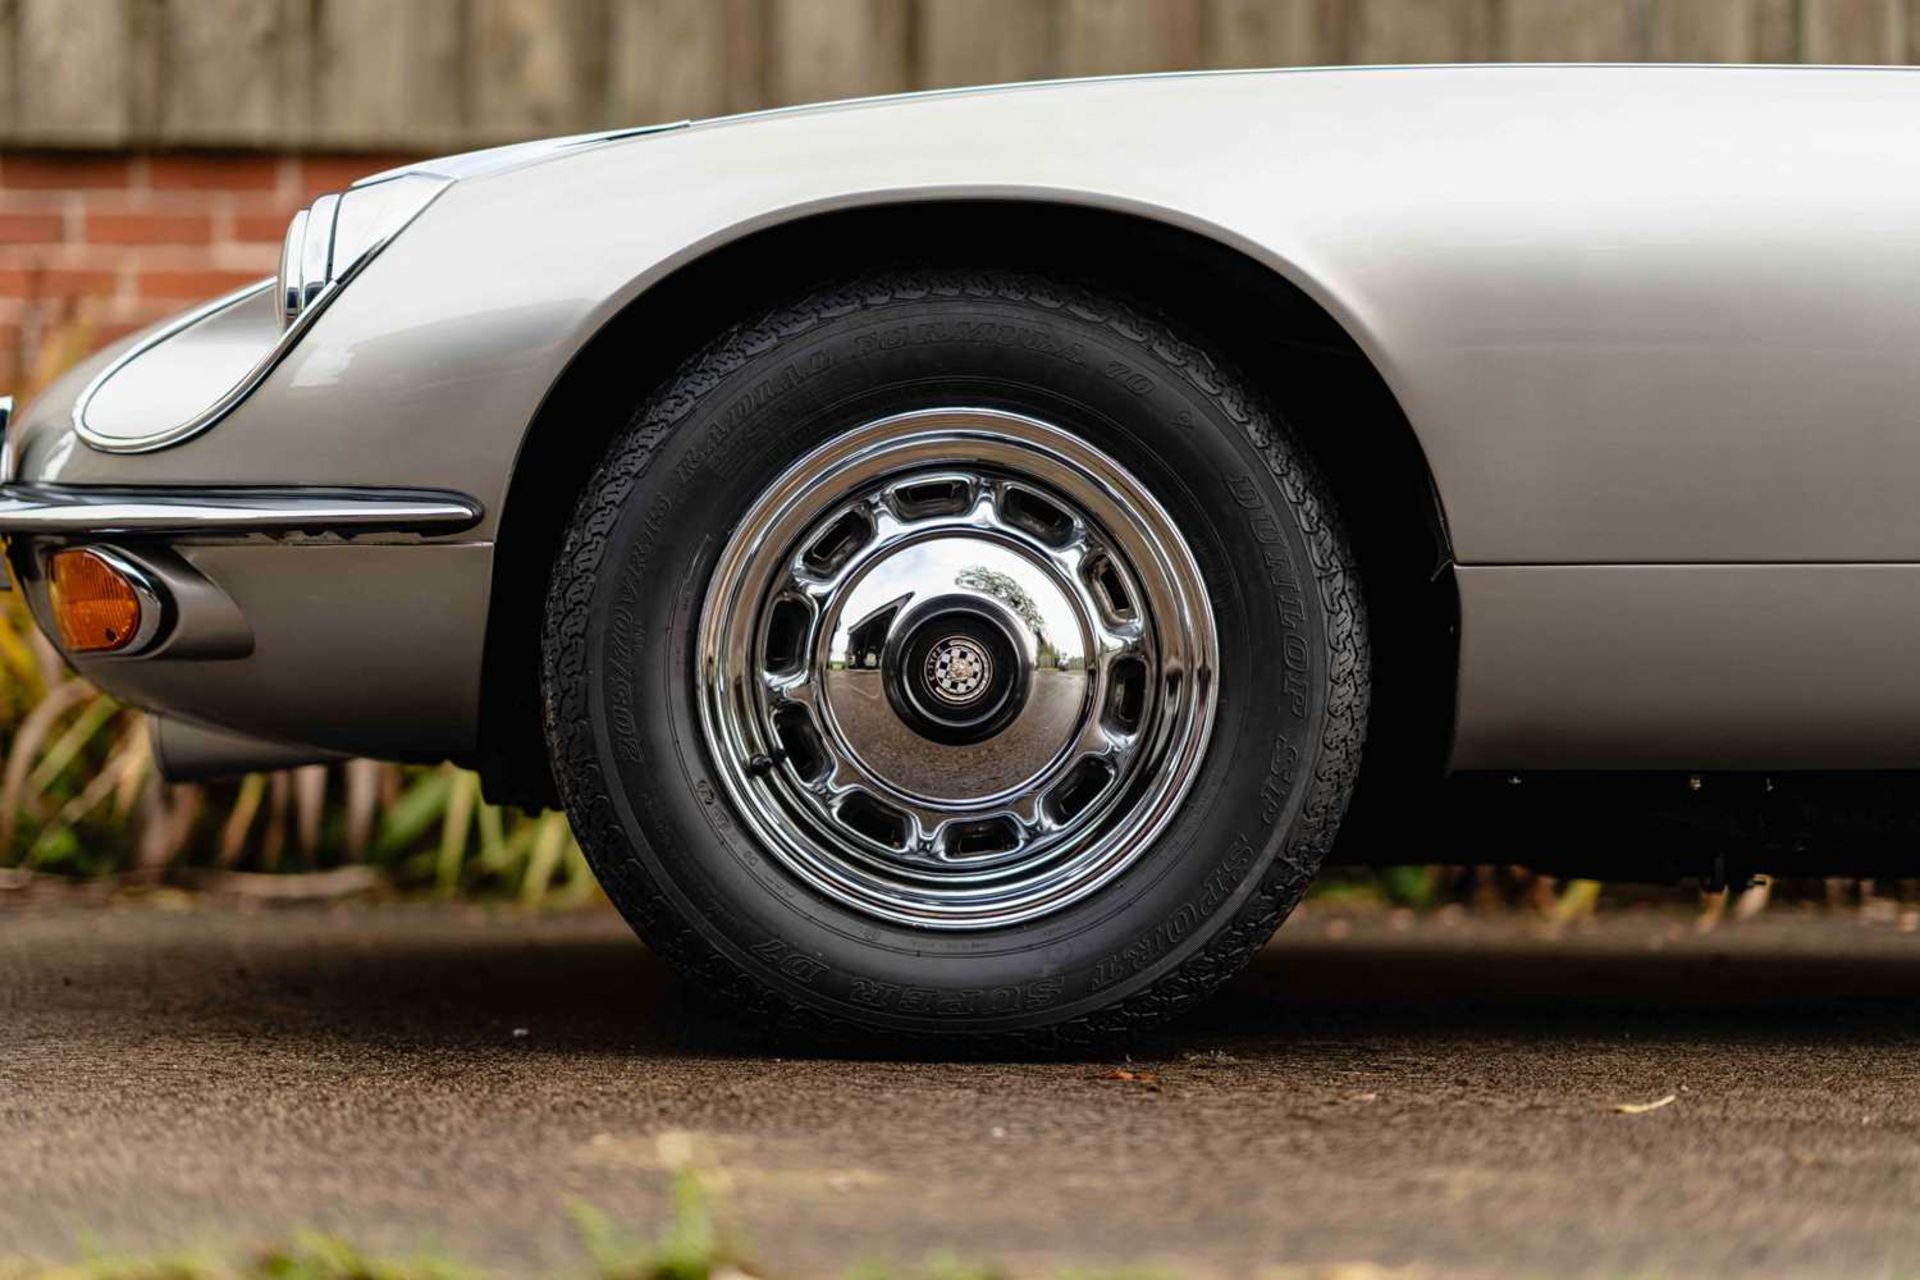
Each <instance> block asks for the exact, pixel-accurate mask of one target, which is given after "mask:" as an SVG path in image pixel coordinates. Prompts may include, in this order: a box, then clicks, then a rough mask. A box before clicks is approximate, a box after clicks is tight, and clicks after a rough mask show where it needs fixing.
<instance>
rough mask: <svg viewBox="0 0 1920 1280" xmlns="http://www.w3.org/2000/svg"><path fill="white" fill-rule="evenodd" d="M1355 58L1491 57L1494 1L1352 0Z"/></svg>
mask: <svg viewBox="0 0 1920 1280" xmlns="http://www.w3.org/2000/svg"><path fill="white" fill-rule="evenodd" d="M1353 5H1354V34H1353V50H1352V59H1353V61H1355V62H1358V63H1364V64H1374V63H1386V62H1484V61H1487V60H1488V59H1491V58H1493V57H1494V56H1495V52H1496V50H1495V46H1494V30H1495V21H1494V19H1495V13H1494V3H1493V0H1353Z"/></svg>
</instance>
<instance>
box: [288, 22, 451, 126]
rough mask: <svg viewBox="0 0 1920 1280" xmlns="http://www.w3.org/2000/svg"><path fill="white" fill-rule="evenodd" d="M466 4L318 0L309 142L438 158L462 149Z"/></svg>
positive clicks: (314, 37) (314, 36) (314, 35)
mask: <svg viewBox="0 0 1920 1280" xmlns="http://www.w3.org/2000/svg"><path fill="white" fill-rule="evenodd" d="M466 18H467V13H466V3H465V0H407V2H406V3H405V4H394V3H393V0H319V3H318V6H317V8H316V12H315V22H314V34H313V62H314V103H313V107H312V113H311V114H312V122H311V125H310V128H309V130H308V135H309V137H311V138H312V140H313V141H314V142H315V143H317V144H320V145H324V146H334V147H349V148H385V147H404V148H414V149H419V150H437V149H442V148H446V147H451V146H458V145H460V144H462V143H464V142H465V141H466V140H467V137H468V125H467V108H466V74H467V65H466V57H467V52H466V49H467V25H466Z"/></svg>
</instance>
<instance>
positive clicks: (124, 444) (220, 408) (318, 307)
mask: <svg viewBox="0 0 1920 1280" xmlns="http://www.w3.org/2000/svg"><path fill="white" fill-rule="evenodd" d="M452 185H453V180H452V179H447V180H446V182H445V183H444V184H443V185H442V186H441V188H440V190H438V191H436V192H434V193H433V194H432V195H431V196H429V197H427V199H426V200H425V201H423V202H422V203H421V205H420V207H419V208H418V209H416V210H414V212H413V215H412V217H409V218H408V219H407V220H406V221H405V222H403V223H401V224H400V225H399V226H397V227H395V228H394V229H393V230H392V231H390V232H389V233H388V234H386V235H384V236H382V237H381V238H380V239H379V240H377V241H375V242H374V244H373V245H372V247H371V248H369V249H368V250H367V252H366V253H365V254H364V255H362V256H361V258H360V260H359V261H358V262H356V263H355V264H354V265H353V266H352V267H351V268H349V269H348V270H347V271H346V272H345V274H343V275H342V276H341V277H340V278H339V279H338V280H332V281H328V282H327V283H326V284H323V285H322V286H321V287H320V289H319V291H318V292H316V293H314V294H312V295H311V296H310V297H309V299H308V300H307V302H306V305H305V307H304V308H303V309H302V310H301V312H300V314H299V315H297V316H295V317H294V319H293V322H292V323H291V324H289V325H288V326H287V327H286V328H285V329H284V330H283V331H282V332H281V334H280V338H279V340H278V341H276V342H275V343H274V344H273V346H272V347H271V348H270V349H269V350H268V351H267V353H266V355H264V356H262V357H261V358H260V361H259V363H258V364H256V365H254V366H253V368H252V369H250V370H248V371H247V373H246V375H245V376H244V377H242V378H241V379H240V381H238V382H236V383H235V384H234V385H233V386H232V387H230V388H228V389H227V391H226V392H225V393H224V394H222V395H221V396H220V398H219V399H218V400H215V401H214V402H213V403H212V404H211V405H209V406H208V407H207V408H205V409H203V410H201V411H200V413H198V414H196V415H195V416H194V417H192V418H189V419H188V420H187V421H185V422H183V423H180V424H179V425H178V426H174V427H168V428H164V429H162V430H160V431H156V432H154V433H153V434H152V435H147V436H142V437H140V439H138V440H122V439H117V438H112V437H105V436H100V435H97V434H95V433H94V432H93V431H92V430H90V429H89V428H88V426H87V406H88V405H89V404H91V403H92V402H93V398H94V396H95V395H97V394H99V391H100V388H102V387H104V386H106V385H107V382H108V381H109V380H110V379H111V378H112V377H113V375H114V374H116V373H118V372H120V370H122V369H124V368H126V367H127V366H128V365H130V364H132V363H133V362H134V361H135V360H138V359H139V358H140V357H141V356H143V355H145V354H147V352H149V351H151V350H153V348H155V347H157V346H159V345H160V344H161V343H163V342H165V341H166V340H167V339H168V338H171V337H173V336H174V335H175V334H177V333H179V332H180V331H181V330H182V329H185V328H187V327H189V326H191V325H194V324H198V323H199V322H200V321H202V320H204V319H206V318H207V317H208V316H210V315H212V314H213V313H214V312H216V311H220V310H223V309H225V308H227V307H230V306H232V305H234V304H235V303H237V302H240V301H242V300H244V299H246V298H250V297H252V296H253V295H254V294H256V293H259V292H260V291H262V290H264V289H277V288H278V287H279V281H278V280H277V279H273V278H268V279H266V280H262V281H260V282H259V283H258V284H251V285H248V286H247V287H246V288H244V289H237V290H235V291H234V292H232V293H230V294H228V295H226V296H225V297H224V298H216V299H214V300H213V301H212V302H209V303H208V304H206V305H205V306H203V307H200V308H199V309H197V310H195V311H190V312H188V313H187V314H186V315H184V316H181V317H180V318H179V319H177V320H175V321H173V322H172V323H171V324H168V325H167V326H166V327H165V328H162V329H160V330H157V331H156V332H154V333H153V334H151V335H149V336H148V337H147V338H146V339H144V340H143V341H141V342H138V343H135V344H134V345H133V346H131V347H129V348H127V350H125V351H123V352H121V353H120V356H119V358H118V359H116V360H114V361H113V363H111V364H109V365H108V366H107V367H106V368H104V369H102V370H101V371H100V372H99V373H98V374H96V375H94V378H93V381H91V382H89V383H87V385H86V389H85V390H83V391H81V393H80V397H79V399H77V400H75V401H74V402H73V429H74V432H75V434H77V435H78V436H79V437H80V438H81V439H82V440H84V441H86V442H87V444H88V445H90V446H91V447H93V448H95V449H98V450H99V451H100V452H102V453H152V452H154V451H155V450H157V449H164V448H166V447H168V446H169V445H175V444H179V443H180V442H181V441H182V440H186V439H189V438H191V437H193V436H197V435H199V434H200V433H201V432H202V431H205V430H206V429H207V428H209V427H211V426H213V425H214V424H215V423H217V422H219V421H220V419H222V418H224V417H226V416H227V415H228V414H229V413H232V412H233V410H234V409H235V408H236V407H237V406H238V405H239V404H240V402H241V401H243V400H245V399H246V398H247V397H248V396H250V395H252V394H253V391H254V388H256V387H258V386H259V385H260V384H261V383H262V382H265V381H266V379H267V375H268V374H270V373H272V372H273V371H274V370H275V369H276V368H278V367H279V365H280V362H281V361H282V360H284V359H286V358H287V354H288V353H289V352H290V351H292V350H293V348H294V347H295V346H296V345H298V344H299V342H300V339H301V337H302V335H304V334H305V333H306V331H307V330H308V329H310V328H312V327H313V323H314V321H316V320H318V319H319V318H320V314H321V313H322V312H323V311H325V310H326V309H327V304H328V303H330V302H332V301H333V299H334V298H335V297H336V296H337V295H338V294H339V292H340V291H341V290H342V289H344V288H346V287H347V285H349V284H351V283H352V282H353V280H354V278H355V277H356V276H358V275H359V274H360V273H361V272H362V271H364V270H366V268H367V264H368V263H370V262H372V261H373V260H374V259H375V258H377V257H379V256H380V252H381V250H383V249H385V248H386V247H387V246H388V245H389V244H391V243H393V240H394V238H395V237H396V236H398V235H399V234H400V233H401V232H402V231H405V230H406V229H407V228H408V227H409V226H411V225H413V223H414V221H415V220H417V219H418V218H419V217H420V215H421V214H423V213H425V212H426V211H427V209H428V208H429V207H431V206H432V204H433V202H434V201H435V200H438V199H439V198H440V197H441V196H443V195H445V194H446V191H447V188H448V187H451V186H452Z"/></svg>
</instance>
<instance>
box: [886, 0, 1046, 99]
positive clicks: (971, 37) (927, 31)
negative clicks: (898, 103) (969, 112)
mask: <svg viewBox="0 0 1920 1280" xmlns="http://www.w3.org/2000/svg"><path fill="white" fill-rule="evenodd" d="M918 6H919V7H918V10H917V13H916V15H915V17H916V21H917V23H918V27H919V38H918V39H917V40H916V41H915V42H914V44H915V48H914V53H915V67H914V81H915V83H916V84H917V85H918V86H919V87H921V88H927V89H942V88H947V87H949V86H952V85H965V84H1005V83H1007V82H1009V81H1014V80H1040V79H1044V78H1046V77H1047V76H1050V75H1055V74H1057V68H1058V67H1059V52H1058V48H1057V35H1058V18H1059V9H1058V8H1057V6H1055V5H1053V4H1051V3H1041V2H1040V0H918Z"/></svg>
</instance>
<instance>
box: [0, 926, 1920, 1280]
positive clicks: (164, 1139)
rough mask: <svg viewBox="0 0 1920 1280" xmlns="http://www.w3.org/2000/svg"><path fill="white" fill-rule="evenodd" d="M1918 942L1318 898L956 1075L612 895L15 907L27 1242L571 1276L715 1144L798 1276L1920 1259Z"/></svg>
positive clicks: (6, 1053)
mask: <svg viewBox="0 0 1920 1280" xmlns="http://www.w3.org/2000/svg"><path fill="white" fill-rule="evenodd" d="M1915 923H1916V921H1915V919H1914V917H1912V916H1911V915H1909V916H1906V917H1905V918H1904V920H1903V919H1902V918H1901V917H1900V916H1899V915H1898V913H1895V912H1892V911H1887V912H1881V913H1875V914H1871V915H1861V914H1859V913H1856V912H1845V913H1840V912H1827V911H1816V910H1812V909H1794V908H1789V909H1784V910H1783V909H1780V908H1776V909H1774V910H1773V911H1770V912H1768V913H1767V914H1765V915H1763V916H1761V917H1760V918H1758V919H1756V920H1751V921H1745V922H1739V923H1735V922H1732V921H1728V922H1726V923H1724V924H1722V925H1721V926H1720V927H1719V928H1718V929H1717V930H1715V931H1713V932H1711V933H1707V934H1701V933H1698V932H1696V931H1695V928H1694V924H1693V920H1692V918H1691V917H1690V916H1687V915H1682V914H1677V913H1670V912H1663V911H1651V910H1634V911H1626V912H1621V913H1618V914H1616V915H1612V916H1605V917H1602V918H1601V919H1600V920H1599V921H1598V922H1597V923H1596V924H1594V925H1592V926H1589V927H1585V928H1577V929H1573V930H1569V931H1566V932H1562V933H1560V934H1557V935H1556V934H1554V933H1553V932H1552V931H1550V930H1547V929H1545V928H1543V926H1542V925H1541V924H1540V923H1539V921H1538V919H1537V918H1535V917H1533V916H1530V915H1526V914H1521V913H1499V914H1493V915H1486V916H1476V915H1469V914H1462V913H1457V912H1454V913H1446V914H1441V915H1437V916H1427V917H1421V918H1418V919H1414V918H1410V917H1408V916H1406V915H1394V914H1390V913H1386V912H1381V911H1368V912H1362V913H1359V914H1357V915H1349V914H1347V913H1345V912H1343V911H1341V910H1336V909H1332V908H1327V907H1313V908H1310V909H1309V910H1307V912H1306V913H1305V914H1304V916H1301V917H1296V919H1295V920H1294V922H1292V923H1291V924H1290V925H1289V926H1288V927H1287V928H1286V929H1285V930H1283V931H1282V936H1281V939H1280V940H1279V941H1278V942H1277V943H1276V944H1275V945H1274V946H1272V947H1270V948H1269V949H1268V950H1267V951H1266V952H1265V953H1264V954H1263V955H1262V956H1261V957H1260V959H1259V961H1258V962H1257V964H1256V965H1255V967H1254V969H1253V971H1252V972H1250V973H1249V974H1248V975H1247V976H1246V977H1244V978H1243V979H1241V980H1240V981H1238V982H1236V983H1235V984H1234V985H1233V986H1232V987H1231V988H1230V989H1229V990H1228V991H1227V992H1226V993H1225V994H1224V995H1223V996H1221V997H1220V998H1218V999H1216V1000H1215V1001H1213V1002H1212V1003H1211V1004H1209V1005H1208V1006H1206V1007H1205V1008H1204V1009H1203V1010H1201V1011H1200V1012H1198V1013H1197V1014H1194V1015H1192V1016H1189V1017H1188V1018H1187V1019H1186V1020H1184V1021H1183V1022H1181V1023H1179V1024H1177V1025H1175V1026H1174V1027H1172V1028H1170V1029H1168V1030H1166V1031H1165V1032H1163V1033H1160V1034H1157V1035H1156V1036H1154V1037H1153V1038H1152V1039H1150V1040H1147V1041H1143V1042H1141V1043H1140V1044H1138V1045H1137V1046H1136V1047H1135V1048H1134V1050H1133V1052H1132V1055H1131V1061H1130V1062H1122V1061H1121V1060H1120V1059H1118V1058H1113V1057H1101V1058H1088V1059H1083V1060H1060V1061H1022V1062H969V1063H950V1062H927V1061H916V1060H912V1059H910V1058H893V1059H885V1058H883V1059H873V1058H868V1059H864V1060H847V1059H842V1058H836V1057H832V1056H821V1055H819V1054H811V1055H806V1056H798V1057H796V1056H794V1055H793V1053H792V1050H791V1048H790V1047H789V1046H784V1045H781V1044H778V1043H775V1042H769V1041H765V1040H762V1039H760V1038H759V1036H758V1033H757V1032H756V1031H755V1029H753V1028H752V1027H750V1026H745V1025H743V1024H741V1023H740V1022H739V1021H737V1020H735V1019H732V1018H730V1017H728V1016H727V1015H726V1014H725V1013H724V1012H723V1011H721V1010H718V1009H715V1008H714V1007H712V1006H711V1004H710V1003H709V1002H708V1001H707V1000H706V999H704V998H703V997H702V996H701V995H700V994H699V993H697V992H696V991H693V990H690V989H688V988H686V987H685V986H683V985H681V984H680V983H678V982H676V981H674V980H673V979H672V978H670V977H669V976H668V975H667V974H666V973H665V972H664V971H663V970H662V968H661V966H660V965H659V964H658V963H657V962H656V961H655V960H654V959H653V958H652V957H651V956H650V955H649V954H648V953H647V952H646V951H645V949H644V948H642V947H641V946H640V945H639V944H638V943H637V942H635V941H634V940H633V939H632V938H631V937H630V936H629V935H628V933H627V932H626V930H625V928H624V926H623V925H622V924H621V923H620V922H619V921H618V920H617V919H615V918H614V917H613V916H611V915H610V914H607V913H605V912H602V911H586V912H573V913H564V914H546V915H538V914H527V913H520V912H516V911H511V910H507V909H499V908H496V909H481V908H472V907H437V906H422V905H386V906H351V907H330V908H311V907H309V908H300V909H288V908H281V909H256V910H240V909H235V908H232V907H224V906H217V905H213V904H209V903H204V902H199V901H195V900H166V902H165V903H164V904H163V905H159V906H156V905H153V904H142V905H123V906H109V907H99V906H90V907H64V906H56V907H44V906H41V907H33V908H24V909H23V908H15V909H11V910H0V1259H5V1258H18V1257H22V1256H37V1257H42V1258H48V1259H56V1260H57V1259H67V1258H73V1257H76V1256H78V1255H80V1254H81V1253H82V1252H83V1251H85V1250H87V1249H96V1250H97V1249H107V1250H122V1251H134V1252H148V1251H157V1250H167V1249H173V1248H178V1247H182V1246H188V1247H200V1248H206V1247H215V1248H229V1247H241V1246H246V1245H249V1244H254V1243H258V1242H261V1241H265V1240H268V1239H275V1238H284V1237H285V1236H286V1235H287V1233H288V1232H289V1231H290V1230H291V1229H293V1228H295V1227H300V1226H306V1227H313V1228H317V1229H322V1230H328V1231H335V1232H340V1233H344V1234H348V1235H351V1236H353V1237H354V1238H355V1239H357V1240H359V1241H361V1242H362V1243H364V1244H367V1245H369V1246H372V1247H376V1248H382V1249H395V1250H401V1251H408V1250H413V1249H419V1248H426V1249H432V1250H435V1251H437V1252H440V1253H445V1254H451V1255H453V1256H455V1257H458V1258H463V1259H467V1260H470V1261H473V1262H476V1263H479V1264H482V1265H485V1266H488V1267H491V1268H494V1269H495V1270H497V1271H498V1272H500V1273H502V1274H509V1275H511V1274H524V1273H530V1272H533V1271H537V1270H551V1269H556V1268H557V1269H562V1270H565V1269H576V1270H577V1269H578V1268H579V1267H580V1266H581V1264H582V1253H581V1245H580V1241H579V1237H578V1234H577V1232H576V1230H575V1228H574V1226H573V1225H572V1223H571V1222H570V1220H569V1217H568V1213H569V1206H572V1205H577V1204H582V1203H584V1204H591V1205H594V1206H597V1207H598V1208H600V1209H601V1210H603V1211H605V1212H607V1213H608V1214H610V1215H612V1216H613V1217H615V1218H618V1219H620V1220H622V1221H625V1222H627V1223H630V1224H632V1225H634V1226H636V1227H638V1228H641V1229H645V1228H647V1227H649V1226H650V1225H651V1224H653V1223H654V1222H655V1221H656V1220H657V1219H659V1218H660V1217H661V1216H662V1215H663V1214H664V1213H665V1212H666V1205H667V1202H668V1195H669V1184H670V1176H669V1173H668V1165H669V1164H671V1163H673V1162H674V1161H676V1160H679V1159H682V1158H683V1157H684V1156H685V1155H686V1153H689V1152H690V1153H692V1159H693V1160H694V1161H695V1162H696V1163H697V1164H698V1165H699V1166H700V1167H701V1168H703V1169H705V1170H706V1171H707V1172H708V1175H709V1177H710V1178H712V1179H714V1180H715V1181H716V1182H717V1183H718V1185H720V1186H722V1188H723V1194H722V1197H721V1199H722V1201H723V1203H724V1205H725V1207H726V1210H727V1212H728V1213H729V1214H730V1215H731V1216H732V1218H733V1219H734V1220H735V1221H736V1222H737V1223H738V1225H739V1227H740V1229H741V1230H742V1231H743V1232H744V1234H745V1235H746V1236H747V1238H748V1239H749V1240H750V1242H751V1246H752V1252H753V1254H754V1256H755V1258H756V1260H757V1261H758V1264H759V1266H760V1268H761V1269H762V1270H764V1271H766V1272H768V1273H770V1274H773V1275H777V1276H815V1275H822V1276H827V1275H831V1276H838V1275H842V1274H844V1273H845V1272H846V1271H847V1270H849V1269H850V1268H851V1267H852V1266H854V1265H855V1264H856V1263H860V1262H864V1261H880V1262H886V1261H894V1262H912V1261H916V1260H919V1259H921V1258H923V1257H925V1256H926V1255H928V1254H930V1253H933V1252H936V1251H941V1250H945V1251H949V1252H951V1253H954V1254H957V1255H959V1256H961V1257H964V1258H970V1259H979V1260H991V1261H997V1262H999V1263H1001V1264H1003V1265H1006V1266H1008V1267H1009V1268H1010V1269H1012V1270H1013V1271H1014V1273H1016V1274H1021V1275H1026V1274H1032V1275H1046V1274H1051V1273H1053V1272H1054V1271H1055V1270H1057V1269H1059V1268H1062V1267H1067V1266H1103V1265H1114V1264H1129V1265H1139V1264H1146V1265H1151V1266H1154V1267H1157V1268H1159V1269H1160V1270H1161V1271H1162V1272H1164V1273H1166V1274H1169V1275H1177V1276H1241V1275H1248V1276H1259V1275H1273V1276H1291V1275H1296V1274H1297V1275H1304V1276H1312V1275H1329V1276H1340V1277H1357V1276H1369V1275H1377V1274H1382V1273H1384V1274H1387V1275H1401V1274H1404V1275H1408V1276H1424V1275H1541V1276H1664V1275H1673V1276H1694V1275H1706V1274H1726V1275H1731V1274H1740V1275H1755V1274H1791V1275H1823V1276H1847V1277H1862V1276H1876V1275H1920V1016H1917V1013H1920V1000H1917V999H1916V997H1920V934H1916V933H1914V932H1912V931H1911V930H1912V928H1913V926H1914V924H1915ZM1669 1097H1671V1098H1672V1099H1673V1101H1671V1102H1667V1103H1665V1104H1664V1105H1659V1106H1657V1107H1654V1108H1653V1109H1651V1110H1641V1111H1637V1112H1634V1111H1622V1110H1619V1109H1618V1108H1620V1107H1622V1106H1627V1107H1633V1106H1645V1105H1646V1104H1652V1103H1659V1102H1660V1101H1661V1100H1662V1099H1666V1098H1669ZM1376 1268H1377V1269H1378V1270H1376Z"/></svg>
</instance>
